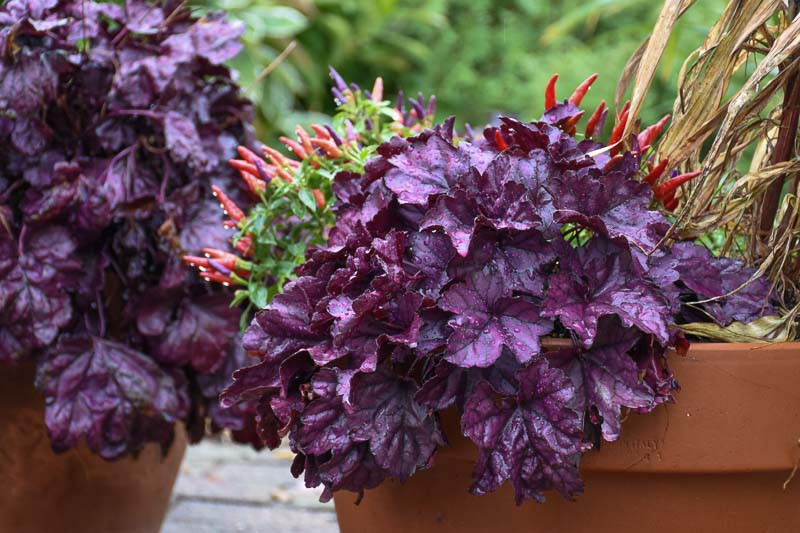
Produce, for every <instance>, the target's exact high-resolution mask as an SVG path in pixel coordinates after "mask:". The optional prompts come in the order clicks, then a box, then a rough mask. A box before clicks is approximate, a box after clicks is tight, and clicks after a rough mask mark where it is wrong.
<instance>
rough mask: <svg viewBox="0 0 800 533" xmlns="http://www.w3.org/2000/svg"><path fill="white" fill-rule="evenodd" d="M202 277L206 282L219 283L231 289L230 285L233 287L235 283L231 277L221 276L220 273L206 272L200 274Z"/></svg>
mask: <svg viewBox="0 0 800 533" xmlns="http://www.w3.org/2000/svg"><path fill="white" fill-rule="evenodd" d="M200 277H201V278H203V279H204V280H206V281H215V282H217V283H222V284H223V285H224V286H226V287H229V286H230V285H233V284H234V283H235V282H234V281H233V279H231V277H230V276H226V275H225V274H220V273H219V272H216V271H212V270H206V271H205V272H200Z"/></svg>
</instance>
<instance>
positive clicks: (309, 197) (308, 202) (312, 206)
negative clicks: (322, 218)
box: [298, 189, 317, 213]
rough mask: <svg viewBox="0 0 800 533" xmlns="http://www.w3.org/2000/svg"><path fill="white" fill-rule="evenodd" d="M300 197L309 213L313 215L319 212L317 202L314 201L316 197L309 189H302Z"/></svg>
mask: <svg viewBox="0 0 800 533" xmlns="http://www.w3.org/2000/svg"><path fill="white" fill-rule="evenodd" d="M298 196H299V197H300V201H301V202H303V205H304V206H306V207H307V208H308V210H309V211H311V212H312V213H313V212H314V211H316V210H317V201H316V200H314V195H313V194H312V193H311V191H310V190H308V189H301V190H300V192H299V193H298Z"/></svg>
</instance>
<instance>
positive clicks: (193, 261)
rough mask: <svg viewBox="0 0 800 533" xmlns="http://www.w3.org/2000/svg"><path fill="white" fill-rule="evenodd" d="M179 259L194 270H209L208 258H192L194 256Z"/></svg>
mask: <svg viewBox="0 0 800 533" xmlns="http://www.w3.org/2000/svg"><path fill="white" fill-rule="evenodd" d="M181 259H182V261H183V262H184V263H186V264H187V265H189V266H193V267H195V268H199V269H204V268H205V269H208V268H211V266H210V265H209V264H208V258H207V257H197V256H194V255H184V256H183V257H182V258H181Z"/></svg>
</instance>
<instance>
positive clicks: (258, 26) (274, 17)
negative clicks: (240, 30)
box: [247, 6, 308, 39]
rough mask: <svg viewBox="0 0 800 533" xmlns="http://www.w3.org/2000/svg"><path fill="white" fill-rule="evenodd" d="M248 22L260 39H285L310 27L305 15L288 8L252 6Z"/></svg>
mask: <svg viewBox="0 0 800 533" xmlns="http://www.w3.org/2000/svg"><path fill="white" fill-rule="evenodd" d="M247 21H248V23H249V24H250V26H251V27H252V29H253V33H254V34H255V36H257V37H258V38H263V37H267V38H277V39H283V38H286V37H292V36H294V35H297V34H298V33H300V32H301V31H303V30H304V29H306V28H307V27H308V19H307V18H306V17H305V15H303V14H302V13H301V12H299V11H298V10H296V9H294V8H291V7H287V6H269V7H263V6H250V8H249V9H248V16H247Z"/></svg>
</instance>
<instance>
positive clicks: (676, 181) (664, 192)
mask: <svg viewBox="0 0 800 533" xmlns="http://www.w3.org/2000/svg"><path fill="white" fill-rule="evenodd" d="M702 173H703V171H702V170H696V171H694V172H687V173H686V174H681V175H680V176H675V177H674V178H671V179H669V180H667V181H665V182H664V183H662V184H661V185H659V186H658V187H656V190H655V197H656V198H657V199H658V200H661V201H662V202H665V200H666V199H668V198H669V196H668V195H669V194H670V193H672V194H675V190H676V189H677V188H678V187H680V186H681V185H683V184H684V183H686V182H687V181H690V180H693V179H694V178H696V177H697V176H699V175H700V174H702Z"/></svg>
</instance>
